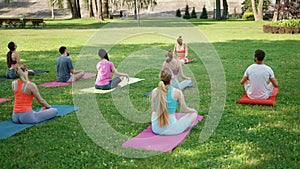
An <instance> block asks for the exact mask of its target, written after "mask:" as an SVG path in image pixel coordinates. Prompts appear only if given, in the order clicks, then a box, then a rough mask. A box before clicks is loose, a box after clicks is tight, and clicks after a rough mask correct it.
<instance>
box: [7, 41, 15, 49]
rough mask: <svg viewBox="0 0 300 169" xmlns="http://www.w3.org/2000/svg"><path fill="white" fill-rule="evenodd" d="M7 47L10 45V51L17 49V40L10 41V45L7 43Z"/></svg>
mask: <svg viewBox="0 0 300 169" xmlns="http://www.w3.org/2000/svg"><path fill="white" fill-rule="evenodd" d="M7 47H8V49H9V50H10V51H13V50H15V49H16V48H15V42H9V43H8V45H7Z"/></svg>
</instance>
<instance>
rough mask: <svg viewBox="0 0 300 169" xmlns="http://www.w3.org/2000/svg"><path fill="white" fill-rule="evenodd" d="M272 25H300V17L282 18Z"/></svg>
mask: <svg viewBox="0 0 300 169" xmlns="http://www.w3.org/2000/svg"><path fill="white" fill-rule="evenodd" d="M272 26H293V27H295V26H300V19H291V20H281V21H278V22H274V23H272Z"/></svg>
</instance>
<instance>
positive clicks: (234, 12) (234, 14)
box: [232, 7, 238, 19]
mask: <svg viewBox="0 0 300 169" xmlns="http://www.w3.org/2000/svg"><path fill="white" fill-rule="evenodd" d="M237 18H238V17H237V13H236V7H234V9H233V13H232V19H237Z"/></svg>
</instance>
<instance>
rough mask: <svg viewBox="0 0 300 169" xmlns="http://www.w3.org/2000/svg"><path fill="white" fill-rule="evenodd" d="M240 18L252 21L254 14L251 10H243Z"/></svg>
mask: <svg viewBox="0 0 300 169" xmlns="http://www.w3.org/2000/svg"><path fill="white" fill-rule="evenodd" d="M242 19H244V20H248V21H254V14H253V12H245V13H244V14H243V16H242Z"/></svg>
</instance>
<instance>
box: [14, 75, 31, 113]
mask: <svg viewBox="0 0 300 169" xmlns="http://www.w3.org/2000/svg"><path fill="white" fill-rule="evenodd" d="M22 85H23V82H22V81H21V80H18V88H17V90H16V91H15V92H14V94H15V103H14V110H13V112H15V113H23V112H27V111H29V110H32V101H33V97H34V96H33V94H31V95H28V94H25V93H23V91H22Z"/></svg>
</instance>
